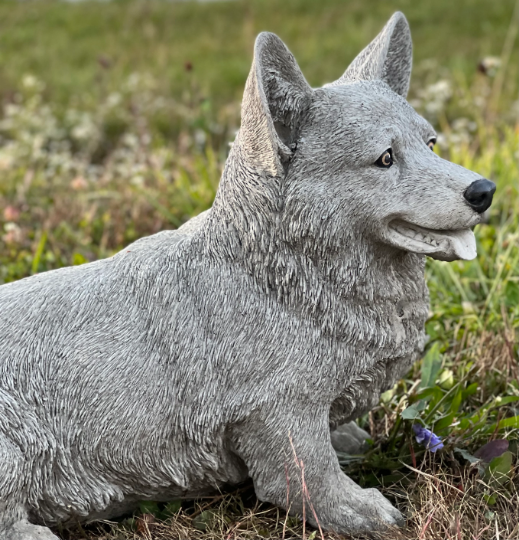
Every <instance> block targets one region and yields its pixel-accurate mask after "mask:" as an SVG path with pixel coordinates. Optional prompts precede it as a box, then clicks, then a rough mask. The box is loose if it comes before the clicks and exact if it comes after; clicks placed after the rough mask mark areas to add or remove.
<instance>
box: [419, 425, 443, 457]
mask: <svg viewBox="0 0 519 540" xmlns="http://www.w3.org/2000/svg"><path fill="white" fill-rule="evenodd" d="M413 431H414V434H415V436H416V442H417V443H418V444H421V445H423V446H425V448H427V450H430V451H431V452H436V450H440V448H443V443H442V441H441V439H440V437H438V435H435V434H434V433H433V432H432V431H430V430H428V429H427V428H424V427H423V426H421V425H420V424H413Z"/></svg>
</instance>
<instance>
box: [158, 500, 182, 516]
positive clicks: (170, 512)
mask: <svg viewBox="0 0 519 540" xmlns="http://www.w3.org/2000/svg"><path fill="white" fill-rule="evenodd" d="M181 508H182V501H180V500H178V501H171V502H169V503H168V504H166V506H165V508H164V510H163V511H162V514H163V515H164V516H166V517H172V516H174V515H176V514H177V513H178V511H179V510H180V509H181Z"/></svg>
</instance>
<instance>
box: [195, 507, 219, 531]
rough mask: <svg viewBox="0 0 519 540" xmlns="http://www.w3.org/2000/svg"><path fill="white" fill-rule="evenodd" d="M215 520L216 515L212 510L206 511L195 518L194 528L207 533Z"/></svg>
mask: <svg viewBox="0 0 519 540" xmlns="http://www.w3.org/2000/svg"><path fill="white" fill-rule="evenodd" d="M213 518H214V515H213V512H211V510H204V511H203V512H202V513H201V514H199V515H198V516H196V517H195V518H193V527H195V529H198V530H199V531H207V529H208V528H209V526H210V525H211V522H212V521H213Z"/></svg>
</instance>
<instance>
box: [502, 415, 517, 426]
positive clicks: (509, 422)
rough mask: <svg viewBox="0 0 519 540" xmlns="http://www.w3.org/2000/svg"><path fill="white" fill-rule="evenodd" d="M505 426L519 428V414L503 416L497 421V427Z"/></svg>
mask: <svg viewBox="0 0 519 540" xmlns="http://www.w3.org/2000/svg"><path fill="white" fill-rule="evenodd" d="M505 428H519V416H512V417H510V418H503V420H501V421H500V422H499V429H505Z"/></svg>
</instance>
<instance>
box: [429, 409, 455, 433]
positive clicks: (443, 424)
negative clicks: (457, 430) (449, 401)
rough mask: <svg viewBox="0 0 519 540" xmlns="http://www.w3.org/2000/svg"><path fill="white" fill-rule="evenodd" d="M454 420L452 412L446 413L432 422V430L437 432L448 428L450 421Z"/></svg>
mask: <svg viewBox="0 0 519 540" xmlns="http://www.w3.org/2000/svg"><path fill="white" fill-rule="evenodd" d="M453 420H454V413H451V414H448V415H447V416H444V417H443V418H440V419H439V420H438V421H437V422H435V423H434V431H435V432H438V431H440V430H442V429H445V428H448V427H449V426H450V425H451V424H452V421H453Z"/></svg>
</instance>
